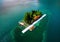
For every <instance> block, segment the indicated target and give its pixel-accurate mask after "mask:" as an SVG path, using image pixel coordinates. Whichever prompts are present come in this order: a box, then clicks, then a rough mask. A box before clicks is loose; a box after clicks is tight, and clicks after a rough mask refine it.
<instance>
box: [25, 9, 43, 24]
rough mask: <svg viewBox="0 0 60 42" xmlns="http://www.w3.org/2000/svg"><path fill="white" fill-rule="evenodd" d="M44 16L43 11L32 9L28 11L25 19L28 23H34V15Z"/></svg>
mask: <svg viewBox="0 0 60 42" xmlns="http://www.w3.org/2000/svg"><path fill="white" fill-rule="evenodd" d="M38 15H39V16H40V17H41V16H42V12H40V11H35V10H33V11H31V12H27V13H26V14H25V16H24V21H25V22H26V23H27V24H32V23H33V22H34V21H35V20H34V17H36V16H38Z"/></svg>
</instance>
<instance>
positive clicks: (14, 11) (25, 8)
mask: <svg viewBox="0 0 60 42" xmlns="http://www.w3.org/2000/svg"><path fill="white" fill-rule="evenodd" d="M31 10H41V11H42V12H43V13H46V14H47V15H48V16H49V17H48V25H47V27H48V30H47V39H46V40H47V42H59V38H60V37H59V35H60V34H59V32H60V28H59V27H60V26H59V24H60V19H59V15H60V12H59V8H57V7H55V8H54V7H49V6H48V5H46V6H45V5H44V4H40V3H38V5H37V4H33V3H29V4H28V5H16V6H11V7H9V8H7V9H3V10H2V11H0V42H11V41H12V39H10V38H11V36H10V31H11V30H12V29H14V27H15V26H16V25H17V24H18V21H20V20H21V19H22V18H23V17H24V15H25V12H29V11H31ZM57 13H58V14H57Z"/></svg>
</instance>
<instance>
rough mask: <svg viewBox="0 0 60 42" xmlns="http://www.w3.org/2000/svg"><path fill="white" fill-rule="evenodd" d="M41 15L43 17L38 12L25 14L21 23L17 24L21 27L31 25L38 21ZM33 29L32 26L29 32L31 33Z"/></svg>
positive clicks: (33, 11)
mask: <svg viewBox="0 0 60 42" xmlns="http://www.w3.org/2000/svg"><path fill="white" fill-rule="evenodd" d="M42 15H43V14H42V12H41V11H39V10H38V11H36V10H32V11H31V12H26V14H25V16H24V18H23V22H19V24H20V25H22V26H26V25H31V24H32V23H33V22H34V21H36V20H38V19H39V18H40V17H41V16H42ZM33 28H34V26H33V27H31V29H30V31H32V30H33Z"/></svg>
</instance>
